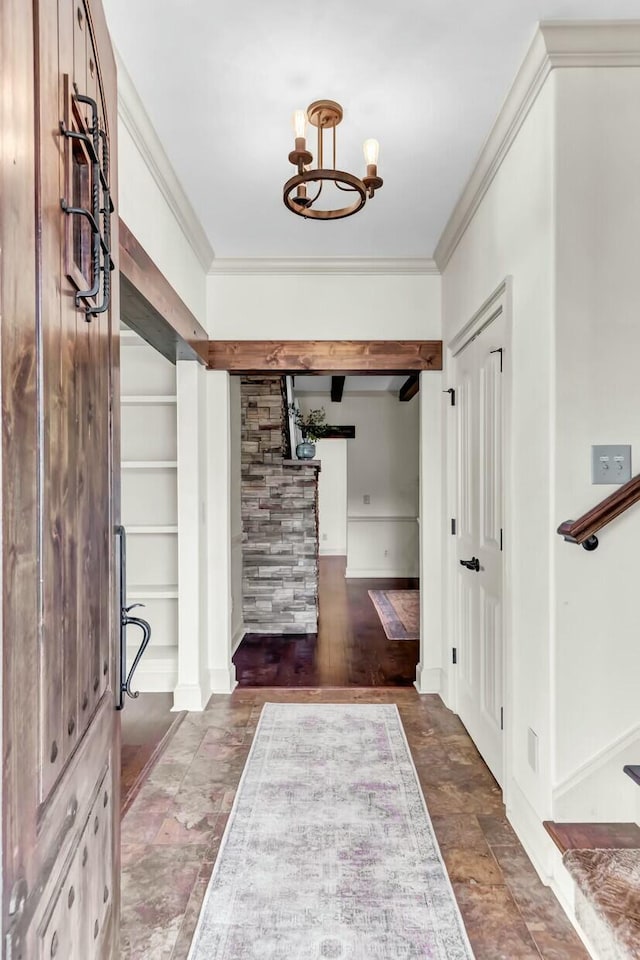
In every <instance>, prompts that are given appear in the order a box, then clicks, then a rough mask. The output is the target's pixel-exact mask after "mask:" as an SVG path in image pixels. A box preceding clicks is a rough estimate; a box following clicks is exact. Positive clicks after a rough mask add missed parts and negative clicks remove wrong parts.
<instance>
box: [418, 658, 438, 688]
mask: <svg viewBox="0 0 640 960" xmlns="http://www.w3.org/2000/svg"><path fill="white" fill-rule="evenodd" d="M414 687H415V688H416V690H417V691H418V693H440V691H441V689H442V670H441V668H440V667H422V666H421V665H420V664H418V666H417V667H416V682H415V683H414Z"/></svg>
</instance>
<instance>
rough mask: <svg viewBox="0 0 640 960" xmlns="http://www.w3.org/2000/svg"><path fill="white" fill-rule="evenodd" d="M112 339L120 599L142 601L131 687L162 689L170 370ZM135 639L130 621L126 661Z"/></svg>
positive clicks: (170, 646) (173, 674) (171, 436)
mask: <svg viewBox="0 0 640 960" xmlns="http://www.w3.org/2000/svg"><path fill="white" fill-rule="evenodd" d="M120 337H121V348H122V349H121V389H122V394H121V398H120V400H121V419H122V437H121V449H122V462H121V468H122V477H121V482H122V519H123V523H124V526H125V529H126V531H127V534H128V537H129V540H128V543H127V603H128V604H134V603H142V604H144V607H145V609H144V610H141V611H140V613H141V616H143V617H144V618H145V620H148V621H149V624H150V626H151V642H150V644H149V647H148V648H147V650H146V651H145V654H144V656H143V658H142V660H141V661H140V665H139V667H138V669H137V671H136V675H135V677H134V680H133V688H134V689H138V690H141V691H148V692H161V691H166V692H170V691H173V690H174V689H175V686H176V683H177V676H178V585H177V583H176V580H177V573H178V570H177V567H178V560H177V557H178V536H179V531H178V524H177V517H178V504H177V488H176V479H177V467H178V463H177V460H176V459H175V457H176V449H177V397H176V369H175V366H174V365H173V364H171V363H170V362H169V361H168V360H167V359H166V358H165V357H163V356H162V355H161V354H159V353H157V352H156V351H155V350H154V349H153V347H151V346H150V345H149V344H147V343H146V341H144V340H143V339H142V338H141V337H139V336H138V334H136V333H134V332H133V331H132V330H127V329H126V328H125V329H123V330H122V331H121V334H120ZM133 347H136V349H135V350H133V349H132V348H133ZM139 347H143V348H145V349H137V348H139ZM135 612H136V611H134V613H135ZM139 641H140V636H139V630H136V629H135V628H134V627H131V628H130V629H129V631H128V633H127V657H128V660H129V662H130V663H131V662H132V660H133V657H134V656H135V653H136V651H137V649H138V647H139Z"/></svg>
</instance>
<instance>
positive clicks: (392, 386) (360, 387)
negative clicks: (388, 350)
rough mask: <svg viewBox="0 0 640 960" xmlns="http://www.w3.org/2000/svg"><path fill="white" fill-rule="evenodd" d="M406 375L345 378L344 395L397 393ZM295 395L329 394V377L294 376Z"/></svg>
mask: <svg viewBox="0 0 640 960" xmlns="http://www.w3.org/2000/svg"><path fill="white" fill-rule="evenodd" d="M406 379H407V377H406V374H403V375H400V376H395V375H393V376H391V375H389V376H377V375H376V376H373V375H371V376H369V375H368V374H366V375H364V374H363V375H362V376H350V377H345V381H344V393H345V394H354V393H356V394H357V393H397V392H398V390H399V389H400V387H401V386H402V384H403V383H404V382H405V381H406ZM294 392H295V393H326V394H327V395H330V394H331V377H314V376H307V375H305V374H302V375H299V374H296V377H295V382H294Z"/></svg>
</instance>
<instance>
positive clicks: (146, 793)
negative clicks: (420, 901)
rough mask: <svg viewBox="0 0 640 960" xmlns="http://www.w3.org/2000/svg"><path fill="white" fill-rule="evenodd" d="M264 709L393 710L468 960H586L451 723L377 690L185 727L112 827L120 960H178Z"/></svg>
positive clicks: (283, 694)
mask: <svg viewBox="0 0 640 960" xmlns="http://www.w3.org/2000/svg"><path fill="white" fill-rule="evenodd" d="M266 701H272V702H276V701H294V702H309V701H313V702H317V703H332V702H333V703H335V702H345V701H346V702H350V703H351V702H360V703H397V704H398V708H399V710H400V715H401V717H402V722H403V724H404V728H405V731H406V734H407V739H408V741H409V745H410V747H411V751H412V754H413V758H414V761H415V764H416V768H417V770H418V775H419V778H420V782H421V784H422V789H423V791H424V794H425V798H426V801H427V806H428V808H429V812H430V814H431V818H432V820H433V825H434V829H435V832H436V836H437V838H438V842H439V844H440V847H441V850H442V854H443V857H444V860H445V863H446V865H447V869H448V870H449V875H450V877H451V882H452V884H453V888H454V891H455V895H456V898H457V900H458V903H459V906H460V910H461V912H462V916H463V918H464V922H465V924H466V927H467V931H468V934H469V938H470V940H471V944H472V946H473V949H474V952H475V956H476V960H540V958H543V960H588V956H589V955H588V953H587V952H586V950H585V948H584V947H583V945H582V943H581V941H580V939H579V938H578V936H577V934H576V933H575V931H574V930H573V927H572V926H571V924H570V923H569V921H568V920H567V918H566V916H565V914H564V913H563V911H562V909H561V907H560V905H559V904H558V902H557V900H556V899H555V897H554V895H553V893H552V892H551V891H550V890H549V888H548V887H545V886H544V885H543V884H542V883H541V882H540V880H539V879H538V876H537V874H536V872H535V871H534V869H533V867H532V865H531V863H530V862H529V860H528V859H527V856H526V854H525V852H524V850H523V848H522V846H521V845H520V843H519V842H518V839H517V837H516V835H515V833H514V832H513V830H512V829H511V827H510V825H509V823H508V822H507V820H506V819H505V813H504V807H503V804H502V800H501V794H500V790H499V788H498V786H497V784H496V782H495V781H494V779H493V777H492V776H491V774H490V773H489V770H488V769H487V767H486V766H485V764H484V762H483V760H482V758H481V757H480V756H479V754H478V752H477V751H476V749H475V747H474V745H473V743H472V741H471V740H470V738H469V736H468V734H467V733H466V731H465V729H464V727H463V726H462V724H461V723H460V721H459V720H458V718H457V717H456V716H455V714H453V713H451V711H449V710H447V709H446V708H445V707H444V705H443V703H442V701H441V700H440V698H439V697H437V696H422V697H421V696H419V695H418V694H417V693H416V692H415V691H414V690H405V689H396V690H390V689H386V690H385V689H381V688H378V689H369V690H365V689H360V690H357V689H350V690H349V689H334V690H331V689H326V688H325V689H322V690H286V689H264V688H263V689H242V690H236V691H235V693H234V694H233V695H232V696H231V697H224V696H214V697H213V698H212V699H211V701H210V703H209V705H208V707H207V709H206V711H205V712H204V713H200V714H198V713H192V714H189V715H188V716H187V717H186V719H185V721H184V722H183V723H182V725H181V726H180V728H179V730H178V731H177V733H176V735H175V737H174V738H173V740H172V741H171V743H170V744H169V746H168V748H167V750H166V751H165V753H164V754H163V755H162V757H161V758H160V760H159V762H158V763H157V765H156V766H155V767H154V769H153V770H152V772H151V775H150V776H149V778H148V780H147V781H146V783H145V784H144V786H143V787H142V789H141V791H140V793H139V794H138V796H137V797H136V799H135V801H134V803H133V805H132V807H131V809H130V810H129V812H128V814H127V815H126V817H125V819H124V821H123V825H122V934H121V944H122V953H121V956H122V960H143V958H144V960H186V957H187V954H188V951H189V945H190V942H191V938H192V936H193V932H194V930H195V925H196V922H197V919H198V914H199V912H200V906H201V903H202V899H203V897H204V893H205V890H206V887H207V883H208V881H209V878H210V876H211V871H212V869H213V864H214V862H215V858H216V854H217V851H218V847H219V844H220V840H221V838H222V835H223V833H224V829H225V825H226V822H227V818H228V816H229V812H230V810H231V807H232V804H233V799H234V796H235V790H236V787H237V784H238V782H239V780H240V775H241V773H242V769H243V767H244V763H245V760H246V757H247V754H248V752H249V748H250V746H251V740H252V738H253V734H254V732H255V729H256V725H257V723H258V719H259V716H260V711H261V709H262V705H263V703H265V702H266ZM292 960H295V958H292Z"/></svg>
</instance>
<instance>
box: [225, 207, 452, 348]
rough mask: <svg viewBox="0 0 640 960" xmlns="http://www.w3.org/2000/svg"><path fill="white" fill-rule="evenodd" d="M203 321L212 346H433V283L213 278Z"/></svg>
mask: <svg viewBox="0 0 640 960" xmlns="http://www.w3.org/2000/svg"><path fill="white" fill-rule="evenodd" d="M311 226H319V224H313V225H311ZM207 314H208V323H207V329H208V330H209V335H210V336H211V337H212V338H213V339H216V340H348V339H354V340H376V339H379V340H393V339H397V338H402V339H406V340H410V339H423V340H428V339H432V338H433V339H440V277H439V276H429V275H427V276H384V275H383V276H341V275H332V274H320V275H317V276H309V275H295V274H292V275H291V276H282V275H277V276H251V275H243V276H223V275H215V276H210V277H209V278H208V284H207Z"/></svg>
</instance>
